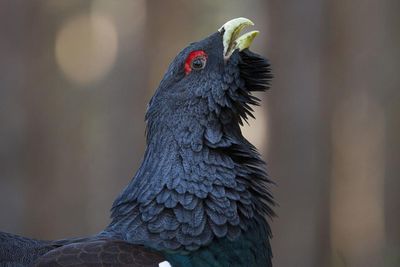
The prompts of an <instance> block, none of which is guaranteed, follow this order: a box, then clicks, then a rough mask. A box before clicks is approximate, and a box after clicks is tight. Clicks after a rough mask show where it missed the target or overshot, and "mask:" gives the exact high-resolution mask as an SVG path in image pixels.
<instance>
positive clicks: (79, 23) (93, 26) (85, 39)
mask: <svg viewBox="0 0 400 267" xmlns="http://www.w3.org/2000/svg"><path fill="white" fill-rule="evenodd" d="M117 50H118V35H117V31H116V29H115V27H114V24H113V22H112V21H111V20H110V19H108V18H107V17H105V16H101V15H96V14H93V15H79V16H75V17H73V18H71V19H69V20H67V21H66V22H65V23H64V24H63V26H62V27H61V29H60V30H59V32H58V33H57V36H56V43H55V56H56V61H57V64H58V66H59V67H60V68H61V70H62V71H63V73H64V74H65V76H66V77H67V78H68V79H69V80H71V81H73V82H76V83H78V84H82V85H87V84H90V83H93V82H96V81H98V80H100V79H101V78H102V77H104V75H105V74H107V73H108V71H109V70H110V69H111V67H112V66H113V64H114V62H115V58H116V55H117Z"/></svg>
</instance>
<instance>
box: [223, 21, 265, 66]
mask: <svg viewBox="0 0 400 267" xmlns="http://www.w3.org/2000/svg"><path fill="white" fill-rule="evenodd" d="M253 25H254V23H253V22H252V21H251V20H249V19H246V18H236V19H232V20H230V21H228V22H227V23H225V24H224V25H222V27H221V28H219V30H218V31H219V32H223V37H222V42H223V44H224V58H225V59H229V57H230V56H231V55H232V53H233V51H235V50H236V49H239V51H242V50H244V49H246V48H249V47H250V45H251V43H252V42H253V40H254V38H256V36H257V35H258V33H259V31H251V32H248V33H245V34H243V35H242V36H240V37H239V34H240V32H241V31H242V30H243V29H244V28H245V27H246V26H253Z"/></svg>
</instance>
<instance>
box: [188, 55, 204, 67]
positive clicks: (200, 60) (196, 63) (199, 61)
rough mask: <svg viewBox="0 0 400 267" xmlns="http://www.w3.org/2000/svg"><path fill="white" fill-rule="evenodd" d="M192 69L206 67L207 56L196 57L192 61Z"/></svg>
mask: <svg viewBox="0 0 400 267" xmlns="http://www.w3.org/2000/svg"><path fill="white" fill-rule="evenodd" d="M191 65H192V66H191V67H192V69H193V70H201V69H204V67H205V66H206V58H205V57H201V56H200V57H196V58H195V59H193V61H192V64H191Z"/></svg>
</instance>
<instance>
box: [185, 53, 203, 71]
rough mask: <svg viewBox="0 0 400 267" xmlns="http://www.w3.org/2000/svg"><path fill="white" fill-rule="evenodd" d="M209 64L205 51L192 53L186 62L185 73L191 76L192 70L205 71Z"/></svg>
mask: <svg viewBox="0 0 400 267" xmlns="http://www.w3.org/2000/svg"><path fill="white" fill-rule="evenodd" d="M206 63H207V54H206V52H204V51H203V50H196V51H192V52H190V54H189V55H188V57H187V58H186V61H185V73H186V75H187V74H189V73H190V72H191V71H192V70H201V69H204V68H205V66H206Z"/></svg>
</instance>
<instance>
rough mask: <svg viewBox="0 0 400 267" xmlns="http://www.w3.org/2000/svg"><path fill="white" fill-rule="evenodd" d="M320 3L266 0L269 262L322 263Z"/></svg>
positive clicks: (324, 148)
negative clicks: (272, 207)
mask: <svg viewBox="0 0 400 267" xmlns="http://www.w3.org/2000/svg"><path fill="white" fill-rule="evenodd" d="M325 4H326V2H325V1H318V0H307V1H269V4H268V5H267V7H266V8H268V11H269V12H268V14H269V15H270V16H271V24H272V29H271V30H272V32H271V37H270V39H271V43H272V46H271V55H272V57H271V59H272V64H273V72H274V74H275V79H274V80H273V90H272V91H271V92H270V94H269V97H268V100H269V101H268V105H269V109H270V114H271V123H270V131H271V144H270V146H269V147H270V149H269V153H268V155H269V165H270V166H271V167H270V172H271V174H272V176H273V178H274V180H276V182H277V184H278V187H277V188H276V189H275V192H276V194H275V195H276V199H277V202H278V203H279V208H278V209H277V213H278V218H277V219H276V220H275V223H274V224H273V233H274V235H275V236H276V237H277V238H276V239H273V249H274V251H275V253H274V254H275V260H274V261H275V265H276V266H310V267H313V266H315V267H319V266H326V264H327V263H326V257H325V256H326V254H327V253H328V250H327V247H328V245H329V232H328V229H329V228H328V223H329V221H328V215H329V210H328V207H329V205H328V200H329V190H328V183H329V172H327V171H326V167H327V164H328V162H327V161H328V160H329V135H328V132H327V129H326V126H327V122H326V118H327V117H326V111H325V108H324V106H323V101H322V98H323V95H322V91H323V88H321V86H322V80H321V72H322V71H321V69H322V57H323V49H324V42H323V39H324V36H325V33H324V31H323V28H324V25H325V20H324V16H325V13H324V12H325V9H324V8H325Z"/></svg>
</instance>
